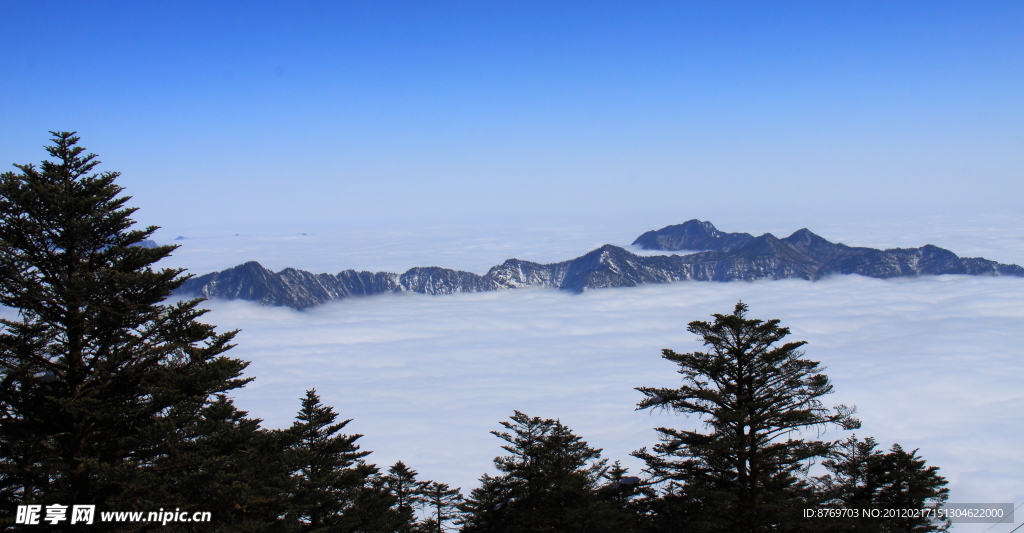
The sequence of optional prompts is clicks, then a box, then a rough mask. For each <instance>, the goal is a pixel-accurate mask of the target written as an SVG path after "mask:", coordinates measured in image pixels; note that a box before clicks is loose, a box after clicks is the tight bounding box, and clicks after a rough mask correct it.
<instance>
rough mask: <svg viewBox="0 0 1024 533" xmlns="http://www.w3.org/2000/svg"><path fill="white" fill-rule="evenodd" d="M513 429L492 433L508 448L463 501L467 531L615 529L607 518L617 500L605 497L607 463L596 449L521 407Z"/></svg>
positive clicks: (509, 425) (511, 425) (511, 424)
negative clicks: (494, 471)
mask: <svg viewBox="0 0 1024 533" xmlns="http://www.w3.org/2000/svg"><path fill="white" fill-rule="evenodd" d="M501 424H502V426H504V427H505V429H507V430H508V431H493V432H492V433H493V434H494V435H495V436H497V437H499V438H501V439H502V440H504V441H505V442H506V443H507V444H505V445H504V446H502V448H503V449H504V450H505V451H507V452H508V453H509V455H506V456H500V457H496V458H495V459H494V465H495V467H496V468H497V469H498V470H499V471H500V472H502V475H500V476H498V477H490V476H486V475H485V476H484V477H483V478H481V486H480V487H479V488H477V489H474V490H473V492H472V493H471V495H470V498H469V501H467V502H466V505H465V506H464V511H465V513H466V516H465V518H464V523H465V527H464V528H463V531H465V532H477V531H487V532H491V531H494V532H520V531H551V532H556V531H557V532H583V531H586V532H599V531H613V530H614V529H612V528H611V526H610V524H608V523H606V521H605V520H604V519H603V515H604V514H605V511H606V510H608V509H610V508H612V505H611V504H609V503H608V502H606V501H602V500H601V499H600V498H599V496H598V494H597V490H598V484H599V482H600V480H601V479H602V477H603V475H604V473H605V470H606V467H605V461H604V460H603V459H601V451H600V450H597V449H594V448H591V447H590V446H588V445H587V443H586V442H584V441H583V440H582V439H581V438H580V437H578V436H577V435H575V434H573V433H572V431H570V430H569V428H567V427H565V426H564V425H563V424H562V423H561V422H559V421H557V420H550V419H541V418H537V417H530V416H527V415H525V414H523V413H521V412H519V411H516V412H515V414H514V415H513V416H512V417H511V422H502V423H501Z"/></svg>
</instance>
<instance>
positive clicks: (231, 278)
mask: <svg viewBox="0 0 1024 533" xmlns="http://www.w3.org/2000/svg"><path fill="white" fill-rule="evenodd" d="M633 244H635V245H640V246H642V247H643V248H645V249H648V250H665V251H679V250H705V251H701V252H697V253H691V254H688V255H663V256H639V255H636V254H633V253H630V252H628V251H626V250H624V249H622V248H620V247H618V246H612V245H610V244H606V245H604V246H602V247H600V248H598V249H596V250H593V251H591V252H589V253H587V254H584V255H582V256H580V257H577V258H575V259H570V260H568V261H563V262H561V263H550V264H540V263H533V262H530V261H522V260H519V259H509V260H507V261H505V262H504V263H502V264H500V265H497V266H494V267H492V268H491V269H490V270H489V271H488V272H487V273H486V274H484V275H483V276H481V275H478V274H474V273H472V272H464V271H460V270H451V269H447V268H440V267H416V268H412V269H409V270H407V271H406V272H405V273H403V274H396V273H392V272H365V271H364V272H357V271H355V270H345V271H342V272H339V273H338V274H313V273H312V272H306V271H304V270H296V269H294V268H286V269H284V270H282V271H280V272H276V273H275V272H272V271H270V270H267V269H266V268H263V266H261V265H260V264H259V263H257V262H255V261H250V262H248V263H245V264H242V265H239V266H236V267H234V268H229V269H227V270H223V271H220V272H211V273H209V274H205V275H203V276H198V277H195V278H192V279H190V280H188V281H187V282H185V284H184V285H182V287H181V288H180V289H179V290H178V293H179V294H181V295H195V296H204V297H207V298H224V299H229V300H235V299H240V300H250V301H255V302H259V303H261V304H264V305H285V306H288V307H294V308H296V309H304V308H307V307H312V306H315V305H319V304H321V303H324V302H327V301H330V300H340V299H342V298H348V297H351V296H369V295H373V294H383V293H388V292H418V293H423V294H452V293H457V292H482V291H495V290H500V289H516V288H521V287H556V288H558V289H563V290H569V291H573V292H582V291H583V290H584V289H600V288H605V287H634V286H637V285H641V284H645V283H670V282H673V281H753V280H760V279H785V278H799V279H806V280H817V279H821V278H822V277H825V276H830V275H835V274H860V275H862V276H868V277H872V278H894V277H912V276H923V275H936V274H967V275H994V276H1020V277H1024V268H1021V267H1019V266H1017V265H1005V264H1001V263H997V262H995V261H990V260H988V259H982V258H980V257H970V258H961V257H958V256H957V255H956V254H954V253H953V252H951V251H949V250H946V249H944V248H939V247H938V246H932V245H930V244H929V245H926V246H922V247H920V248H892V249H889V250H878V249H875V248H863V247H852V246H847V245H845V244H840V243H832V242H829V241H828V240H826V239H824V238H822V237H820V236H818V235H815V234H814V233H811V232H810V231H809V230H807V229H801V230H798V231H796V232H795V233H793V234H792V235H790V236H789V237H786V238H784V239H779V238H777V237H775V236H774V235H772V234H770V233H766V234H764V235H761V236H759V237H754V236H752V235H750V234H747V233H722V232H720V231H718V230H717V229H715V226H714V225H712V224H711V223H710V222H701V221H698V220H690V221H688V222H685V223H683V224H679V225H675V226H668V227H665V228H662V229H660V230H657V231H648V232H646V233H644V234H643V235H641V236H640V237H638V238H637V239H636V241H634V243H633Z"/></svg>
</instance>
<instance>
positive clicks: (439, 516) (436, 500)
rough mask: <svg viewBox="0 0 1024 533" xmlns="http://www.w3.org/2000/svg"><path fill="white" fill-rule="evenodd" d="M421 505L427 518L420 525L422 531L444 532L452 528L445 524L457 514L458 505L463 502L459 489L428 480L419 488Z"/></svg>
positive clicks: (429, 532) (427, 532)
mask: <svg viewBox="0 0 1024 533" xmlns="http://www.w3.org/2000/svg"><path fill="white" fill-rule="evenodd" d="M420 495H421V498H422V499H423V505H424V507H425V509H426V511H427V515H428V516H427V519H426V520H425V521H424V523H423V525H422V526H421V527H420V531H422V532H424V533H444V532H445V531H451V530H452V529H451V528H450V527H449V526H448V525H447V523H448V522H450V521H452V520H454V519H455V518H456V517H457V516H458V509H459V506H460V505H461V504H462V503H463V498H462V494H461V493H460V492H459V489H457V488H455V489H452V488H449V487H448V485H447V484H445V483H438V482H436V481H428V482H427V483H426V484H424V485H423V487H422V488H421V489H420Z"/></svg>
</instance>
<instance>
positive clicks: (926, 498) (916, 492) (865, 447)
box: [818, 437, 949, 533]
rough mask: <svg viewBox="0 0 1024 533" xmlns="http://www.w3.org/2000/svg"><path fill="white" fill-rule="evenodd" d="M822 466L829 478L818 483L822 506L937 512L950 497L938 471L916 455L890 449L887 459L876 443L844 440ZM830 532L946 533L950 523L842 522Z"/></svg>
mask: <svg viewBox="0 0 1024 533" xmlns="http://www.w3.org/2000/svg"><path fill="white" fill-rule="evenodd" d="M822 464H823V465H824V466H825V467H826V468H827V469H828V470H829V474H828V475H827V476H824V477H822V478H820V479H819V480H818V481H819V483H820V485H821V488H820V491H821V494H822V499H823V503H824V504H825V505H833V506H837V507H841V508H847V509H859V510H865V509H877V510H880V511H884V510H889V509H939V508H940V507H942V505H943V504H944V503H945V502H946V499H947V498H948V497H949V489H947V488H945V486H946V480H945V478H943V477H942V476H940V475H939V474H938V468H937V467H934V466H931V467H926V466H925V461H924V460H923V459H921V458H920V457H918V456H917V450H914V451H912V452H909V453H908V452H906V451H904V450H903V447H901V446H900V445H899V444H893V446H892V448H891V449H890V451H889V452H888V453H883V452H882V451H880V450H878V449H877V443H876V442H875V440H874V439H872V438H868V439H865V440H863V441H862V440H858V439H857V438H856V437H851V438H850V439H847V440H846V441H844V442H843V443H841V445H840V446H838V447H837V449H836V450H835V451H834V452H833V454H832V456H831V457H830V458H829V459H827V460H825V461H823V462H822ZM830 526H831V530H832V531H863V532H876V531H882V532H886V533H888V532H893V533H896V532H906V533H917V532H927V531H945V530H946V529H948V527H949V523H948V522H945V521H942V520H938V519H934V518H930V517H920V516H906V517H899V518H872V517H867V516H859V517H845V518H841V519H837V520H834V521H832V523H831V524H830Z"/></svg>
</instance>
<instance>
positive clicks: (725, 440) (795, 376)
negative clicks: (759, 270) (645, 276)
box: [635, 303, 859, 533]
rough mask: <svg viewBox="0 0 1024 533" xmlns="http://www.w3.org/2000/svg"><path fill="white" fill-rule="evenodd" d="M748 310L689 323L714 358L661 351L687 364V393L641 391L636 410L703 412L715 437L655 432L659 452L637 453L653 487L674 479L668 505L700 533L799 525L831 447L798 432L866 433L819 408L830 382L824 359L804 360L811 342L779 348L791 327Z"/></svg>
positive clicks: (844, 412)
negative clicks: (814, 464)
mask: <svg viewBox="0 0 1024 533" xmlns="http://www.w3.org/2000/svg"><path fill="white" fill-rule="evenodd" d="M746 311H747V306H746V305H744V304H743V303H738V304H737V305H736V308H735V310H734V311H733V313H732V314H731V315H720V314H715V315H713V316H714V317H715V321H714V322H713V323H708V322H703V321H695V322H691V323H690V324H689V328H688V330H689V331H690V332H692V333H694V334H696V335H699V336H700V337H701V338H702V339H703V341H704V345H705V346H707V347H708V348H709V349H708V351H707V352H693V353H682V354H680V353H676V352H674V351H672V350H667V349H666V350H663V352H662V353H663V357H664V358H665V359H668V360H670V361H673V362H675V363H676V364H677V365H679V367H680V369H679V373H680V374H682V375H683V385H682V386H681V387H679V388H677V389H669V388H651V387H643V388H639V389H637V390H639V391H640V392H642V393H644V395H646V396H647V398H646V399H644V400H643V401H642V402H641V403H640V405H639V407H638V409H648V408H659V407H660V408H664V409H667V410H670V411H673V412H676V413H681V414H684V415H697V416H698V417H700V418H702V419H703V420H704V423H705V425H706V426H707V427H708V429H709V430H710V431H709V432H708V433H701V432H697V431H686V430H677V429H670V428H658V429H657V431H658V432H659V433H660V434H661V437H662V442H661V443H660V444H658V445H655V446H654V453H651V452H648V451H647V450H646V449H642V450H640V451H638V452H636V453H635V455H636V456H638V457H640V458H641V459H643V460H645V461H646V462H647V469H648V471H649V472H650V474H651V475H652V476H653V478H654V480H656V481H661V482H675V484H674V485H673V490H672V492H670V493H668V494H666V497H667V498H670V499H674V500H677V503H678V504H679V505H680V506H681V507H682V508H684V509H685V510H687V511H688V512H689V513H692V512H695V511H699V512H701V513H702V514H701V515H699V516H694V515H691V517H690V519H691V520H692V522H693V523H692V527H693V528H694V529H695V530H708V531H744V532H750V533H756V532H759V531H769V530H771V531H778V530H786V529H792V528H795V527H796V526H794V525H793V524H794V523H796V522H797V520H798V514H797V512H798V511H799V509H800V507H802V505H801V502H802V501H805V499H806V498H808V497H809V496H810V486H809V485H808V484H807V483H806V482H805V476H804V468H805V467H806V464H807V461H808V460H813V459H815V458H820V457H824V456H826V455H827V454H828V453H829V451H830V450H831V449H832V445H831V444H830V443H825V442H819V441H813V440H805V439H803V438H800V437H801V434H800V432H808V431H810V432H813V431H818V430H820V429H821V428H824V427H825V426H828V425H838V426H840V427H843V428H847V429H852V428H856V427H859V421H857V420H856V419H855V418H853V416H852V413H853V409H850V408H847V407H845V406H839V407H836V408H835V409H828V408H826V407H824V406H823V405H822V403H821V400H820V398H821V397H822V396H825V395H827V394H829V393H830V392H832V385H831V384H830V383H829V380H828V378H827V377H826V376H825V375H824V374H821V373H820V371H821V368H820V367H819V366H818V363H817V362H815V361H809V360H807V359H804V358H803V353H802V352H801V351H800V347H801V346H803V345H804V344H805V343H804V342H789V343H785V344H781V341H782V340H783V339H784V338H785V337H786V336H787V335H788V334H789V330H788V328H784V327H780V326H779V321H778V320H769V321H766V322H765V321H761V320H751V319H747V318H746V317H745V314H746Z"/></svg>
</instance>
